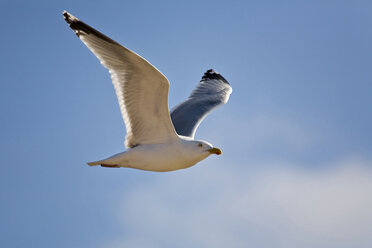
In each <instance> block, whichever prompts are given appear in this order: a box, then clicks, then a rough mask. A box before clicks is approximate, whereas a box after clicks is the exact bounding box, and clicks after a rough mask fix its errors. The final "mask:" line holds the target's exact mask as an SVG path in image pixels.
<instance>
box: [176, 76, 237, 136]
mask: <svg viewBox="0 0 372 248" xmlns="http://www.w3.org/2000/svg"><path fill="white" fill-rule="evenodd" d="M231 92H232V88H231V86H230V84H229V83H228V82H227V80H226V79H225V78H224V77H222V76H221V75H220V74H219V73H217V72H215V71H214V70H208V71H207V72H206V73H204V76H203V77H202V80H201V81H200V83H199V84H198V85H197V86H196V88H195V89H194V90H193V91H192V92H191V94H190V96H189V97H188V98H187V100H186V101H184V102H182V103H180V104H179V105H178V106H176V107H175V108H173V110H172V111H171V118H172V122H173V125H174V128H175V129H176V132H177V133H178V134H179V135H183V136H188V137H191V138H194V136H195V132H196V129H197V128H198V126H199V125H200V123H201V122H202V120H203V119H204V118H205V117H206V116H207V115H208V114H209V113H210V112H211V111H212V110H214V109H215V108H217V107H218V106H221V105H223V104H225V103H226V102H227V101H228V100H229V96H230V94H231Z"/></svg>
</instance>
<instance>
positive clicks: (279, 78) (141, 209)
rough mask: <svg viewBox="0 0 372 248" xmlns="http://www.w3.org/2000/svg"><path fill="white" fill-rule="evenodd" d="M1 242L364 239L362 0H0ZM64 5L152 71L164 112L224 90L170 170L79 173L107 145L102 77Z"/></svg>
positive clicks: (367, 29)
mask: <svg viewBox="0 0 372 248" xmlns="http://www.w3.org/2000/svg"><path fill="white" fill-rule="evenodd" d="M0 7H1V9H2V14H1V16H0V21H1V23H2V35H1V39H0V42H1V48H0V49H1V50H0V52H1V55H2V56H1V57H2V59H1V62H0V66H1V73H0V85H1V90H0V113H1V119H0V120H1V127H2V128H1V132H0V158H1V159H2V163H1V173H0V186H1V187H0V188H1V190H0V196H1V205H0V210H1V211H0V219H1V224H0V231H1V235H0V246H1V247H12V248H13V247H57V248H58V247H61V248H62V247H93V248H116V247H144V248H147V247H149V248H152V247H262V248H266V247H286V248H288V247H290V248H291V247H353V248H355V247H357V248H366V247H371V246H372V238H371V237H372V235H371V234H372V228H371V226H372V210H371V209H372V180H371V177H372V132H371V131H370V127H371V126H372V110H371V106H372V100H371V97H370V96H371V94H372V84H371V82H372V73H371V66H372V49H371V44H372V15H371V13H372V4H371V2H370V1H231V2H227V1H183V2H180V1H99V2H95V1H6V0H3V1H1V2H0ZM63 10H67V11H69V12H71V13H72V14H73V15H75V16H77V17H78V18H80V19H81V20H83V21H85V22H87V23H88V24H90V25H91V26H93V27H95V28H97V29H98V30H100V31H101V32H103V33H105V34H106V35H108V36H110V37H111V38H113V39H114V40H116V41H118V42H119V43H121V44H123V45H124V46H126V47H128V48H129V49H131V50H133V51H135V52H136V53H138V54H140V55H142V56H143V57H145V58H146V59H147V60H148V61H150V62H151V63H152V64H153V65H154V66H156V67H157V68H158V69H159V70H160V71H162V72H163V74H165V75H166V76H167V77H168V79H169V81H170V83H171V87H170V95H169V103H170V107H173V106H174V105H176V104H177V103H179V102H180V101H182V100H183V99H184V98H186V97H187V95H188V94H189V93H190V92H191V90H192V89H193V87H194V86H195V85H196V84H197V82H198V81H199V80H200V78H201V76H202V75H203V73H204V71H206V70H207V69H210V68H213V69H215V70H217V71H218V72H220V73H221V74H222V75H223V76H224V77H225V78H226V79H227V80H228V81H229V82H230V83H231V85H232V87H233V94H232V95H231V97H230V101H229V102H228V104H227V105H225V106H223V107H222V108H220V109H218V110H217V111H215V112H213V113H212V114H211V115H210V116H208V117H207V118H206V119H205V121H204V122H203V123H202V125H201V126H200V127H199V129H198V131H197V133H196V137H197V138H200V139H204V140H208V141H209V142H211V143H212V144H214V145H215V146H217V147H221V148H222V150H223V151H224V154H223V155H222V156H218V157H217V156H213V157H212V156H211V157H210V158H208V159H207V160H205V161H203V162H201V163H199V164H198V165H197V166H195V167H192V168H190V169H187V170H182V171H176V172H170V173H152V172H144V171H138V170H130V169H106V168H90V167H88V166H86V162H88V161H94V160H98V159H101V158H104V157H107V156H109V155H112V154H113V153H116V152H120V151H122V150H123V141H124V137H125V131H124V130H125V129H124V124H123V122H122V119H121V116H120V111H119V108H118V104H117V101H116V98H115V95H114V90H113V87H112V84H111V80H110V77H109V74H108V72H107V71H106V69H105V68H103V67H102V66H101V65H100V64H99V62H98V60H97V59H96V58H95V57H94V56H93V55H92V54H91V53H90V52H89V50H88V49H87V48H86V47H85V46H84V45H83V44H82V43H81V42H80V41H79V40H78V39H77V37H76V36H75V35H74V34H73V32H72V31H71V30H70V29H69V28H68V26H67V25H66V23H65V22H64V20H63V18H62V14H61V13H62V11H63Z"/></svg>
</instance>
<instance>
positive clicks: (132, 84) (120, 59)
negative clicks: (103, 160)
mask: <svg viewBox="0 0 372 248" xmlns="http://www.w3.org/2000/svg"><path fill="white" fill-rule="evenodd" d="M63 15H64V18H65V20H66V22H67V23H68V24H69V25H70V28H72V29H73V30H74V31H75V33H76V35H77V36H78V37H79V38H80V40H81V41H82V42H84V44H85V45H86V46H87V47H88V48H89V49H90V50H91V51H92V52H93V53H94V55H96V56H97V57H98V59H99V60H100V61H101V64H102V65H103V66H104V67H106V68H107V69H109V72H110V74H111V79H112V82H113V84H114V87H115V92H116V95H117V98H118V101H119V105H120V110H121V114H122V116H123V119H124V123H125V126H126V129H127V135H126V140H125V145H126V146H127V147H134V146H136V145H139V144H154V143H165V142H169V141H170V140H172V139H177V138H178V136H177V134H176V132H175V130H174V127H173V125H172V122H171V119H170V116H169V110H168V90H169V82H168V80H167V78H166V77H165V76H164V75H163V74H162V73H161V72H159V71H158V70H157V69H156V68H155V67H154V66H152V65H151V64H150V63H149V62H147V61H146V60H145V59H144V58H142V57H140V56H139V55H137V54H135V53H134V52H132V51H130V50H129V49H127V48H125V47H123V46H121V45H120V44H118V43H117V42H115V41H113V40H112V39H110V38H109V37H107V36H105V35H103V34H102V33H100V32H98V31H97V30H95V29H93V28H92V27H90V26H89V25H87V24H85V23H84V22H82V21H80V20H79V19H77V18H76V17H74V16H72V15H71V14H69V13H67V12H66V11H65V12H63Z"/></svg>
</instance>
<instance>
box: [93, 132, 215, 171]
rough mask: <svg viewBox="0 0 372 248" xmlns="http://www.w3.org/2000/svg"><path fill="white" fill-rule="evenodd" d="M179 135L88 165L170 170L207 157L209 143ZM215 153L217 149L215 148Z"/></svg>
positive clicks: (189, 164)
mask: <svg viewBox="0 0 372 248" xmlns="http://www.w3.org/2000/svg"><path fill="white" fill-rule="evenodd" d="M196 142H198V144H201V141H193V140H189V139H186V138H185V137H180V139H178V140H175V141H174V142H171V143H164V144H145V145H140V146H136V147H133V148H131V149H129V150H128V151H125V152H122V153H118V154H116V155H114V156H112V157H109V158H107V159H104V160H100V161H97V162H92V163H89V165H102V166H103V167H127V168H136V169H141V170H150V171H158V172H164V171H172V170H179V169H185V168H188V167H190V166H193V165H195V164H196V163H198V162H199V161H201V160H203V159H205V158H207V157H208V156H209V155H210V154H211V152H210V151H209V150H210V149H213V148H212V147H211V146H210V145H209V144H207V143H206V142H203V143H204V144H203V147H199V146H197V145H196V144H195V143H196ZM216 153H218V151H217V150H216Z"/></svg>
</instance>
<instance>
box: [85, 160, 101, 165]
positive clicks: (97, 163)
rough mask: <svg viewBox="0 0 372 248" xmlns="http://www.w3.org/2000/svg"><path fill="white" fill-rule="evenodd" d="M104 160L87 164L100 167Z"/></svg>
mask: <svg viewBox="0 0 372 248" xmlns="http://www.w3.org/2000/svg"><path fill="white" fill-rule="evenodd" d="M103 161H104V160H99V161H95V162H89V163H87V164H88V165H89V166H97V165H101V164H102V163H103Z"/></svg>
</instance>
